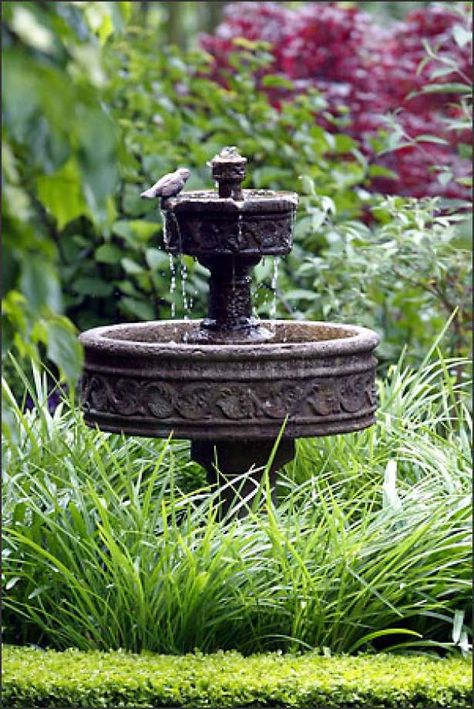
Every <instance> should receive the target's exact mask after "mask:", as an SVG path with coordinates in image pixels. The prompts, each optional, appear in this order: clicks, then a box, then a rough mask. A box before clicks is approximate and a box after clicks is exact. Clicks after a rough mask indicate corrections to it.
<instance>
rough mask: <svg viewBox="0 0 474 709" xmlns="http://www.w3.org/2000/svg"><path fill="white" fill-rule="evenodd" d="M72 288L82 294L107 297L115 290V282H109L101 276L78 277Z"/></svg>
mask: <svg viewBox="0 0 474 709" xmlns="http://www.w3.org/2000/svg"><path fill="white" fill-rule="evenodd" d="M72 290H73V291H75V292H76V293H81V294H82V295H91V296H94V295H95V296H99V297H106V296H108V295H112V293H113V292H114V285H113V283H108V282H106V281H103V280H101V279H100V278H90V277H88V276H86V277H84V278H78V279H77V281H75V282H74V284H73V286H72Z"/></svg>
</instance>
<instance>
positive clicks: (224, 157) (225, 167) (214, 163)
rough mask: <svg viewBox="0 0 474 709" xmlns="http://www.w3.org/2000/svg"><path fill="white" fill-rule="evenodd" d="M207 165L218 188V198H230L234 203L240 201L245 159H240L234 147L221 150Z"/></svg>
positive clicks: (240, 156)
mask: <svg viewBox="0 0 474 709" xmlns="http://www.w3.org/2000/svg"><path fill="white" fill-rule="evenodd" d="M207 164H208V165H209V167H210V168H211V169H212V177H213V178H214V180H215V181H216V182H217V184H218V186H219V187H218V189H219V197H224V198H225V197H232V199H234V200H235V201H236V202H240V201H242V199H243V194H242V182H243V180H244V178H245V165H246V164H247V158H244V157H242V155H241V154H240V153H239V151H238V150H237V148H236V147H235V145H230V146H226V147H225V148H222V150H221V152H220V153H219V154H218V155H215V156H214V157H213V158H212V160H210V161H209V162H208V163H207Z"/></svg>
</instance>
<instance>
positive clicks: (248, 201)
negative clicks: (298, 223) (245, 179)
mask: <svg viewBox="0 0 474 709" xmlns="http://www.w3.org/2000/svg"><path fill="white" fill-rule="evenodd" d="M298 203H299V196H298V193H297V192H290V191H281V190H263V189H244V190H243V199H242V200H235V199H234V198H233V197H220V196H219V194H218V192H216V191H215V190H188V191H186V192H181V193H180V194H179V195H177V196H176V197H170V198H168V200H167V202H166V205H165V207H164V210H165V211H170V210H171V211H174V210H176V209H179V210H180V211H181V210H193V209H201V210H202V209H203V208H206V207H207V208H210V209H215V207H216V206H219V207H220V209H223V210H226V211H229V210H232V211H237V212H239V211H244V212H245V211H247V210H255V209H257V208H260V209H264V208H272V207H273V208H279V209H280V210H281V209H283V208H286V209H291V208H293V209H296V207H297V206H298Z"/></svg>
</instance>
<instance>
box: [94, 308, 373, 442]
mask: <svg viewBox="0 0 474 709" xmlns="http://www.w3.org/2000/svg"><path fill="white" fill-rule="evenodd" d="M262 325H263V326H265V327H266V328H268V329H269V330H271V331H272V332H273V337H272V340H271V341H268V342H264V343H259V345H258V347H255V346H252V345H249V344H227V345H226V344H218V345H212V344H194V343H191V342H189V341H188V338H191V339H192V333H193V332H194V331H197V330H198V328H199V326H200V323H199V322H198V321H189V320H181V321H179V320H173V321H159V322H147V323H131V324H120V325H112V326H105V327H98V328H94V329H92V330H89V331H87V332H85V333H83V334H82V335H81V336H80V340H81V342H82V344H83V345H84V349H85V365H84V374H83V377H82V382H81V403H82V408H83V411H84V416H85V420H86V423H87V424H89V425H92V426H93V425H97V426H99V427H100V428H101V429H102V430H104V431H111V432H116V433H126V434H131V435H138V436H153V437H159V438H163V437H167V436H168V435H169V434H170V433H173V436H174V438H177V439H179V438H187V439H191V440H192V441H193V442H199V441H209V442H219V441H233V442H238V441H242V442H243V441H255V442H257V441H261V442H264V441H266V442H269V441H272V440H275V439H276V437H277V436H278V434H279V432H280V429H281V426H282V423H283V422H284V420H285V418H286V417H288V418H287V423H286V427H285V430H284V438H285V439H286V440H292V439H295V438H300V437H308V436H326V435H331V434H337V433H348V432H351V431H358V430H361V429H363V428H366V427H368V426H370V425H372V424H373V423H374V422H375V410H376V393H375V367H376V359H375V357H374V356H373V354H372V353H373V350H374V348H375V347H376V346H377V344H378V342H379V338H378V336H377V334H376V333H374V332H373V331H371V330H368V329H366V328H362V327H357V326H354V325H340V324H335V323H323V322H307V321H305V322H300V321H287V320H285V321H263V322H262Z"/></svg>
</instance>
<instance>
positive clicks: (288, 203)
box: [164, 190, 298, 259]
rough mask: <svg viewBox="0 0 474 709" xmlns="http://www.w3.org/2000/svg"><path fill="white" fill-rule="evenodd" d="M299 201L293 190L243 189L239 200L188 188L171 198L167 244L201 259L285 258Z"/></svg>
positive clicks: (167, 212)
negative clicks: (221, 257)
mask: <svg viewBox="0 0 474 709" xmlns="http://www.w3.org/2000/svg"><path fill="white" fill-rule="evenodd" d="M297 204H298V195H297V194H296V193H294V192H276V191H273V190H243V191H242V199H241V200H238V201H236V200H234V199H232V198H230V197H229V198H222V197H219V195H218V194H217V193H216V192H212V191H194V192H185V193H182V194H181V195H178V196H177V197H174V198H171V199H168V200H167V202H166V209H165V210H164V211H165V220H166V221H165V238H164V242H165V243H164V248H165V250H166V251H168V252H169V253H172V254H181V253H184V254H189V255H191V256H195V257H197V258H202V257H206V256H212V257H213V258H216V257H219V256H235V255H238V256H239V258H242V259H245V258H246V257H258V258H261V257H262V256H264V255H268V256H281V255H284V254H287V253H289V252H290V251H291V247H292V236H293V223H294V218H295V212H296V207H297Z"/></svg>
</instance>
